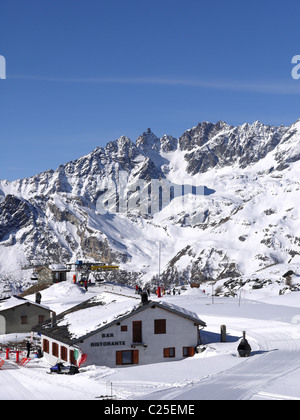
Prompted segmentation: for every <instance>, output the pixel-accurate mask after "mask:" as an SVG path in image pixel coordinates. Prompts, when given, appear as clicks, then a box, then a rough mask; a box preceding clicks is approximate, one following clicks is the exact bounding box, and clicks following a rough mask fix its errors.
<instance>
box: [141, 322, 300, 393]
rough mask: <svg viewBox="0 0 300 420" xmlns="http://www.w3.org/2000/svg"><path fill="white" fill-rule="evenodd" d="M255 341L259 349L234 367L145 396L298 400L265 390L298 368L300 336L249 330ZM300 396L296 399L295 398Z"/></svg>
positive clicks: (276, 330) (299, 366)
mask: <svg viewBox="0 0 300 420" xmlns="http://www.w3.org/2000/svg"><path fill="white" fill-rule="evenodd" d="M251 338H252V339H254V340H256V341H257V342H258V343H259V348H260V350H257V351H254V352H252V355H251V356H250V357H249V358H244V359H243V360H242V361H241V363H239V364H238V365H237V366H234V367H233V368H230V369H228V370H224V371H222V372H219V373H216V374H213V375H211V376H208V377H205V378H202V379H200V380H199V381H196V382H195V383H194V384H191V385H186V386H184V387H178V385H177V386H176V387H171V388H169V389H167V390H163V391H157V392H154V393H151V394H149V395H147V396H144V397H143V399H145V400H147V399H155V400H251V399H278V400H284V399H300V393H298V396H287V395H282V394H274V393H271V392H269V393H268V392H266V390H267V389H268V387H269V386H271V385H272V384H273V383H275V382H276V381H279V380H280V379H281V378H283V377H285V376H286V375H287V374H289V373H290V372H293V371H296V370H297V369H300V358H299V352H300V339H295V338H292V336H291V334H289V333H287V332H284V331H278V329H275V328H274V330H273V331H272V332H271V333H270V332H268V333H267V334H266V332H265V331H263V332H262V333H257V332H256V333H254V332H253V333H252V332H249V336H248V339H249V341H250V340H251ZM298 397H299V398H298Z"/></svg>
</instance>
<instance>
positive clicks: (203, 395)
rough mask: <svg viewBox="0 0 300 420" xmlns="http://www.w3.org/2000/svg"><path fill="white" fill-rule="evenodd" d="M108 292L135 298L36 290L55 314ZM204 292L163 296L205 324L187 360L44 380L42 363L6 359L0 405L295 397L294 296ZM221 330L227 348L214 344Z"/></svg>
mask: <svg viewBox="0 0 300 420" xmlns="http://www.w3.org/2000/svg"><path fill="white" fill-rule="evenodd" d="M110 292H113V296H114V300H115V301H116V305H117V306H118V304H119V303H120V302H122V301H123V302H124V300H126V296H127V299H132V298H135V297H136V295H135V294H134V291H133V290H132V289H130V288H128V287H122V286H117V285H115V286H113V285H109V284H103V285H101V286H99V287H90V288H89V291H88V292H87V293H85V292H84V291H83V290H82V289H80V288H78V287H77V286H75V285H72V284H69V283H61V284H59V285H54V286H52V287H51V288H49V289H47V290H45V291H43V292H42V303H43V304H44V305H47V306H49V307H50V308H51V307H52V308H53V307H54V308H55V310H56V311H57V313H59V312H62V311H64V310H66V309H67V307H71V306H73V305H75V304H77V303H80V302H82V301H83V300H86V299H89V298H91V297H93V296H94V297H95V296H97V295H99V293H102V294H106V295H107V297H108V299H109V295H110ZM208 292H209V290H207V291H206V293H205V294H204V293H203V291H202V290H200V289H189V290H187V291H185V292H182V293H181V295H180V296H179V295H176V296H173V295H165V296H164V297H163V298H162V301H163V302H166V303H167V304H171V305H177V306H179V307H182V308H185V309H186V310H188V311H191V312H195V313H196V314H197V315H198V316H199V317H200V319H202V320H203V321H205V322H206V323H207V327H206V328H205V329H204V330H203V332H202V333H201V337H202V340H203V347H204V348H205V350H204V351H203V352H202V353H200V354H197V355H196V356H194V357H193V358H188V359H184V360H181V361H178V362H166V363H160V364H153V365H147V366H134V367H126V368H114V369H111V368H108V367H105V366H95V365H91V366H86V367H83V368H81V372H80V374H78V375H75V376H69V375H55V374H53V375H47V374H46V372H47V371H49V367H50V366H49V365H48V364H47V362H46V361H45V360H44V359H33V360H32V361H30V363H29V364H28V365H27V366H26V367H18V366H17V365H16V364H15V363H14V362H13V361H7V362H6V363H5V365H4V366H3V368H1V373H0V399H1V400H4V399H9V400H17V399H20V400H24V399H30V400H54V399H57V400H78V399H80V400H83V399H87V400H91V399H95V398H99V397H100V398H103V396H110V395H111V392H112V394H113V397H115V398H117V399H120V400H129V399H140V400H141V399H151V400H164V401H168V400H208V399H215V400H221V399H231V400H237V399H245V400H261V399H272V400H276V399H281V400H283V399H300V389H299V380H300V358H299V352H300V293H297V292H295V293H290V294H288V295H283V296H278V292H277V291H276V290H273V289H270V290H269V294H267V293H266V291H265V296H264V297H263V298H262V296H261V294H260V293H261V291H260V290H258V291H257V297H258V300H255V293H254V292H256V291H253V293H252V294H251V300H250V299H248V298H247V292H246V293H245V294H244V295H243V296H242V298H241V300H240V301H239V299H238V298H217V297H214V299H212V297H211V295H209V294H208ZM124 295H125V296H124ZM151 298H152V299H154V300H155V299H157V298H156V297H155V296H154V295H152V297H151ZM31 299H32V300H34V296H32V297H31ZM223 324H224V325H226V327H227V337H228V339H227V342H226V343H220V336H219V333H220V326H221V325H223ZM244 330H245V331H246V337H247V339H248V341H249V343H250V345H251V347H252V353H251V356H250V357H249V358H240V357H238V354H237V346H238V343H239V340H240V339H241V337H242V332H243V331H244ZM8 338H9V337H6V336H1V339H0V341H1V342H2V343H3V344H4V343H5V341H6V340H7V339H8ZM2 356H3V354H2Z"/></svg>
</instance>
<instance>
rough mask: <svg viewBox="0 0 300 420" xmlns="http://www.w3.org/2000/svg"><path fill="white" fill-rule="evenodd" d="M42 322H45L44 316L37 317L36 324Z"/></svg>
mask: <svg viewBox="0 0 300 420" xmlns="http://www.w3.org/2000/svg"><path fill="white" fill-rule="evenodd" d="M44 321H45V315H39V317H38V324H41V323H42V322H44Z"/></svg>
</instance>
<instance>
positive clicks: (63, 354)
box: [60, 346, 68, 362]
mask: <svg viewBox="0 0 300 420" xmlns="http://www.w3.org/2000/svg"><path fill="white" fill-rule="evenodd" d="M60 358H61V359H62V360H64V361H65V362H67V361H68V350H67V348H66V347H63V346H61V348H60Z"/></svg>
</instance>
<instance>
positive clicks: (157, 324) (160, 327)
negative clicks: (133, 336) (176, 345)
mask: <svg viewBox="0 0 300 420" xmlns="http://www.w3.org/2000/svg"><path fill="white" fill-rule="evenodd" d="M166 331H167V322H166V320H165V319H155V320H154V334H166Z"/></svg>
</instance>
